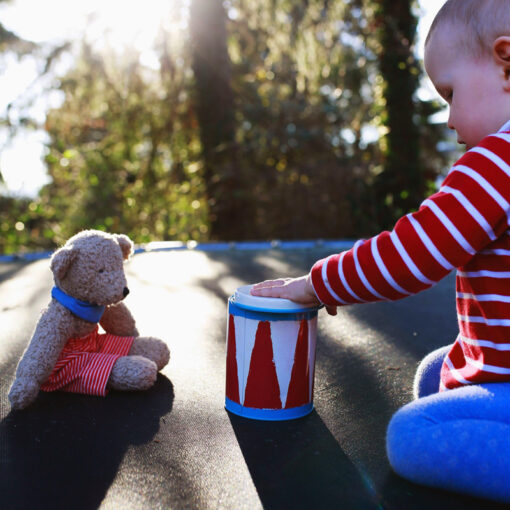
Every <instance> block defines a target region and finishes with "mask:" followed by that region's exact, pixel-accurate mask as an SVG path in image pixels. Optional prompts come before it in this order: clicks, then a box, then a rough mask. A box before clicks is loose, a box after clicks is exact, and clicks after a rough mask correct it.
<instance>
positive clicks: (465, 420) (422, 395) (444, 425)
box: [386, 346, 510, 503]
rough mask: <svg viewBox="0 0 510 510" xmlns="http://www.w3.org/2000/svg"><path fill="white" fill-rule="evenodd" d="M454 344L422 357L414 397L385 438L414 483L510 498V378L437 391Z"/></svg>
mask: <svg viewBox="0 0 510 510" xmlns="http://www.w3.org/2000/svg"><path fill="white" fill-rule="evenodd" d="M449 349H450V347H449V346H448V347H442V348H441V349H438V350H436V351H434V352H432V353H430V354H429V355H428V356H426V357H425V358H424V359H423V361H422V362H421V364H420V366H419V367H418V371H417V373H416V378H415V381H414V396H415V400H414V401H413V402H411V403H409V404H407V405H405V406H404V407H402V408H401V409H399V410H398V411H397V412H396V413H395V414H394V415H393V417H392V419H391V421H390V424H389V426H388V432H387V437H386V448H387V452H388V458H389V461H390V464H391V466H392V467H393V469H394V470H395V472H396V473H398V474H399V475H400V476H402V477H404V478H407V479H408V480H411V481H412V482H416V483H419V484H423V485H428V486H432V487H439V488H441V489H446V490H451V491H455V492H460V493H463V494H468V495H471V496H477V497H480V498H487V499H492V500H495V501H500V502H507V503H510V383H488V384H477V385H472V386H466V387H462V388H457V389H454V390H448V391H444V392H441V393H438V391H439V372H440V369H441V364H442V361H443V358H444V357H445V355H446V353H447V352H448V350H449Z"/></svg>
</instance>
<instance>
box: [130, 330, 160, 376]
mask: <svg viewBox="0 0 510 510" xmlns="http://www.w3.org/2000/svg"><path fill="white" fill-rule="evenodd" d="M129 354H130V355H137V356H143V357H144V358H149V359H150V360H152V361H154V363H156V366H157V367H158V370H161V369H162V368H163V367H164V366H165V365H166V364H167V363H168V361H169V360H170V349H169V348H168V346H167V345H166V343H165V342H163V341H162V340H160V339H159V338H154V337H151V336H140V337H138V338H135V339H134V341H133V345H132V346H131V350H130V351H129Z"/></svg>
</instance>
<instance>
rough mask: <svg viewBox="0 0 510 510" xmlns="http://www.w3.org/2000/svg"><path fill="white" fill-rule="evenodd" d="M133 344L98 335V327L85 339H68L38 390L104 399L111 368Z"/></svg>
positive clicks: (129, 338)
mask: <svg viewBox="0 0 510 510" xmlns="http://www.w3.org/2000/svg"><path fill="white" fill-rule="evenodd" d="M133 340H134V337H132V336H117V335H112V334H110V333H104V334H100V333H99V328H98V326H96V328H95V329H94V331H93V332H92V333H90V334H88V335H87V336H84V337H81V338H71V339H69V340H68V341H67V343H66V345H65V346H64V348H63V349H62V352H61V353H60V356H59V358H58V360H57V363H56V364H55V366H54V367H53V371H52V372H51V374H50V376H49V378H48V380H47V381H45V382H44V384H43V385H42V386H41V390H43V391H56V390H61V391H68V392H70V393H84V394H85V395H97V396H101V397H104V396H106V394H107V393H108V389H107V387H106V385H107V383H108V378H109V377H110V373H111V371H112V369H113V365H114V364H115V362H116V361H117V360H118V359H119V358H120V357H122V356H127V355H128V353H129V351H130V349H131V346H132V344H133Z"/></svg>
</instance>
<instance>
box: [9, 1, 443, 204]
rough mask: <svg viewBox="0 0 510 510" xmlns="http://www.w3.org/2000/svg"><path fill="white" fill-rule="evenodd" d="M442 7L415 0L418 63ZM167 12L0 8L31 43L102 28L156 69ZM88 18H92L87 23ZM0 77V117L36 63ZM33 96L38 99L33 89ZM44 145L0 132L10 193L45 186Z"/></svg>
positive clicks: (147, 5) (80, 6) (111, 4)
mask: <svg viewBox="0 0 510 510" xmlns="http://www.w3.org/2000/svg"><path fill="white" fill-rule="evenodd" d="M443 3H444V0H419V4H420V23H419V26H418V40H417V53H418V56H419V57H420V58H421V57H422V56H423V42H424V37H425V34H426V33H427V31H428V27H429V26H430V24H431V22H432V19H433V18H434V16H435V14H436V12H437V11H438V10H439V8H440V7H441V5H442V4H443ZM171 7H172V2H171V1H170V0H143V2H140V1H133V0H131V1H129V0H86V1H83V0H82V1H79V0H73V1H70V0H44V1H43V0H12V1H11V2H10V3H9V2H6V3H1V4H0V21H1V23H2V24H3V25H4V26H5V27H6V28H8V29H9V30H11V31H13V32H15V33H17V34H18V35H19V36H21V37H22V38H24V39H27V40H31V41H34V42H51V41H59V40H66V39H69V38H73V37H80V36H81V35H82V34H84V33H85V28H86V27H87V37H88V38H89V40H90V41H95V40H97V39H99V40H102V41H104V37H103V36H102V35H101V34H104V32H105V29H107V30H108V37H107V43H108V44H109V46H111V47H113V48H114V49H121V48H122V47H124V46H125V45H126V44H130V45H132V46H134V47H135V48H136V49H137V50H139V51H140V52H141V59H142V60H143V62H144V63H145V64H146V65H149V66H157V65H158V64H157V61H156V60H155V57H154V55H153V54H152V52H151V50H150V46H151V43H152V41H153V38H154V36H155V34H157V32H158V29H159V25H160V23H161V22H162V20H165V19H169V18H170V16H169V13H170V12H171ZM27 13H29V15H27ZM92 13H95V17H94V19H91V18H90V16H91V14H92ZM61 65H62V66H65V65H66V63H65V62H63V63H62V64H61ZM0 73H3V74H0V91H1V92H0V112H5V109H6V107H7V105H8V104H9V103H11V102H12V101H14V100H15V99H16V98H17V97H18V96H19V94H20V93H21V92H23V91H25V90H27V88H28V87H29V86H30V84H31V83H32V82H33V80H34V79H35V78H36V77H37V64H36V61H35V60H34V59H33V58H31V57H25V58H23V59H22V60H21V61H19V62H18V61H17V60H16V59H15V58H14V57H12V58H6V59H4V65H3V66H2V67H0ZM34 95H36V96H37V89H36V88H34ZM420 95H421V96H422V97H423V98H427V97H430V96H431V95H435V93H434V92H433V89H431V88H430V86H426V85H425V87H424V88H423V89H422V90H421V91H420ZM60 100H61V98H60V96H59V95H58V94H57V93H55V94H52V95H50V96H48V97H45V98H40V99H38V100H37V101H35V103H34V105H33V107H32V108H31V110H30V114H31V116H33V117H34V118H35V119H37V120H38V121H40V122H41V123H42V122H43V121H44V117H45V112H46V110H47V109H48V108H50V107H55V106H58V104H59V101H60ZM44 140H45V134H44V132H42V131H39V132H34V131H30V130H24V131H22V132H21V133H20V134H19V135H18V136H16V138H15V139H14V140H13V141H12V142H10V143H9V144H8V145H6V146H4V142H5V134H3V133H1V132H0V150H1V153H0V169H1V172H2V174H3V176H4V179H5V181H6V185H7V189H8V190H9V191H10V192H11V193H13V194H17V195H29V196H34V195H35V194H36V193H37V191H38V190H39V188H40V187H41V186H42V185H43V184H45V183H46V182H47V179H48V178H47V175H46V170H45V166H44V163H43V157H44Z"/></svg>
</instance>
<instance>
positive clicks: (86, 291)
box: [9, 230, 170, 410]
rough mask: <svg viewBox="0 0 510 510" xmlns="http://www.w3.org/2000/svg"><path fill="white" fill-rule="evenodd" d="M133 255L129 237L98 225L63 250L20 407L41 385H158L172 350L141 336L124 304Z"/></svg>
mask: <svg viewBox="0 0 510 510" xmlns="http://www.w3.org/2000/svg"><path fill="white" fill-rule="evenodd" d="M132 253H133V243H132V241H131V240H130V239H129V237H127V236H126V235H122V234H121V235H118V234H109V233H106V232H102V231H98V230H84V231H82V232H80V233H79V234H77V235H75V236H73V237H71V238H70V239H69V240H68V241H67V242H66V243H65V244H64V246H62V247H61V248H59V249H58V250H57V251H55V253H54V254H53V255H52V257H51V262H50V269H51V271H52V272H53V279H54V283H55V286H54V287H53V289H52V291H51V297H52V299H51V301H50V303H49V305H48V307H47V308H46V309H44V310H43V311H42V313H41V315H40V318H39V321H38V322H37V325H36V327H35V330H34V333H33V335H32V339H31V340H30V343H29V345H28V347H27V349H26V351H25V352H24V354H23V356H22V358H21V361H20V362H19V364H18V367H17V370H16V378H15V380H14V383H13V384H12V387H11V389H10V391H9V400H10V402H11V407H12V409H15V410H16V409H23V408H25V407H27V406H28V405H29V404H31V403H32V402H33V401H34V400H35V398H36V397H37V395H38V393H39V390H43V391H56V390H61V391H68V392H74V393H84V394H89V395H99V396H105V395H106V394H107V393H108V391H109V390H110V389H113V390H127V391H130V390H146V389H148V388H150V387H151V386H152V385H153V384H154V382H155V381H156V377H157V373H158V371H159V370H161V369H162V368H163V367H164V366H165V365H166V364H167V363H168V361H169V359H170V351H169V349H168V347H167V345H166V344H165V343H164V342H163V341H162V340H160V339H157V338H153V337H146V336H139V334H138V330H137V328H136V323H135V320H134V318H133V316H132V314H131V312H130V311H129V309H128V307H127V306H126V305H125V303H123V302H122V300H123V299H124V298H125V297H126V296H127V295H128V293H129V289H128V287H127V282H126V276H125V273H124V267H123V264H124V261H125V260H127V259H128V258H129V257H130V256H131V255H132ZM99 325H101V327H102V328H103V330H104V331H105V333H104V334H103V333H100V332H99Z"/></svg>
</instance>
